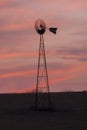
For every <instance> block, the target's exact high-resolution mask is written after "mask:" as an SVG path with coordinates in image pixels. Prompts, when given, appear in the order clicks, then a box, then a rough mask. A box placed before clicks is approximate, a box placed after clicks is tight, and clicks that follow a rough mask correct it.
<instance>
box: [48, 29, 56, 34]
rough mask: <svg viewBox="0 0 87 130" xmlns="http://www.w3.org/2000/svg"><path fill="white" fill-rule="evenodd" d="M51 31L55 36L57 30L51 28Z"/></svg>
mask: <svg viewBox="0 0 87 130" xmlns="http://www.w3.org/2000/svg"><path fill="white" fill-rule="evenodd" d="M49 31H50V32H52V33H54V34H56V31H57V28H52V27H51V28H49Z"/></svg>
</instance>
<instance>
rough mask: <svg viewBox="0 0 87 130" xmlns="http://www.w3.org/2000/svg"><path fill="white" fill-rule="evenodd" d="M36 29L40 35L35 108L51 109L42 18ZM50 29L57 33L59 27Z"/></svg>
mask: <svg viewBox="0 0 87 130" xmlns="http://www.w3.org/2000/svg"><path fill="white" fill-rule="evenodd" d="M35 30H36V32H37V33H38V34H39V35H40V44H39V56H38V68H37V83H36V93H35V109H49V108H50V107H51V98H50V91H49V80H48V72H47V63H46V53H45V46H44V37H43V34H44V33H45V31H46V25H45V22H44V21H43V20H41V19H38V20H37V21H36V22H35ZM49 31H51V32H53V33H54V34H56V31H57V28H49ZM42 97H43V98H42Z"/></svg>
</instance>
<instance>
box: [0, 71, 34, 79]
mask: <svg viewBox="0 0 87 130" xmlns="http://www.w3.org/2000/svg"><path fill="white" fill-rule="evenodd" d="M35 73H36V71H35V70H28V71H20V72H11V73H6V74H1V75H0V78H1V79H3V78H12V77H18V76H29V75H34V74H35Z"/></svg>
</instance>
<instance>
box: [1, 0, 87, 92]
mask: <svg viewBox="0 0 87 130" xmlns="http://www.w3.org/2000/svg"><path fill="white" fill-rule="evenodd" d="M38 18H41V19H43V20H44V21H45V23H46V26H47V28H49V27H57V28H58V30H57V34H56V35H54V34H52V33H51V32H49V31H48V30H46V33H45V34H44V41H45V48H46V56H47V65H48V75H49V84H50V91H55V92H60V91H84V90H87V0H0V93H21V92H31V91H33V90H34V89H35V85H36V74H37V60H38V47H39V35H38V34H37V33H36V31H35V29H34V24H35V21H36V20H37V19H38Z"/></svg>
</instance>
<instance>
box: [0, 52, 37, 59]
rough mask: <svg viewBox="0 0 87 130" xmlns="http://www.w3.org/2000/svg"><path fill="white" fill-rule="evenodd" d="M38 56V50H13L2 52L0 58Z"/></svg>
mask: <svg viewBox="0 0 87 130" xmlns="http://www.w3.org/2000/svg"><path fill="white" fill-rule="evenodd" d="M34 56H37V53H36V52H12V53H5V54H0V59H9V58H17V57H34Z"/></svg>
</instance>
